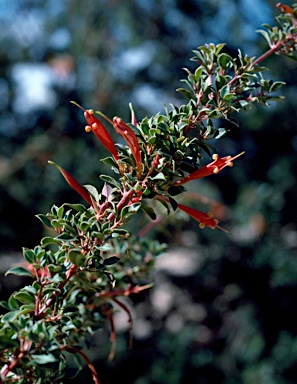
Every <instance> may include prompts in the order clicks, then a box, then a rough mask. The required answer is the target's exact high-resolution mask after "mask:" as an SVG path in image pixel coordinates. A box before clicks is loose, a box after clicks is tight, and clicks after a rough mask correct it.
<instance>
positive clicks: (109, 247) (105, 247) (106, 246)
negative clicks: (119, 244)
mask: <svg viewBox="0 0 297 384" xmlns="http://www.w3.org/2000/svg"><path fill="white" fill-rule="evenodd" d="M97 249H99V250H100V251H110V250H112V249H113V247H112V246H111V245H110V244H108V243H106V244H104V245H101V246H100V247H97Z"/></svg>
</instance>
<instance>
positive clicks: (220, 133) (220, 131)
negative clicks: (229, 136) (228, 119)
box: [214, 128, 227, 139]
mask: <svg viewBox="0 0 297 384" xmlns="http://www.w3.org/2000/svg"><path fill="white" fill-rule="evenodd" d="M226 133H227V131H226V129H225V128H218V129H217V132H216V133H215V135H214V138H215V139H220V138H221V137H223V136H225V135H226Z"/></svg>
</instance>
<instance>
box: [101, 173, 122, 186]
mask: <svg viewBox="0 0 297 384" xmlns="http://www.w3.org/2000/svg"><path fill="white" fill-rule="evenodd" d="M99 177H100V179H101V180H103V181H105V182H106V183H108V184H111V185H114V186H116V187H117V188H120V187H121V186H120V184H119V183H118V182H117V181H116V180H115V179H114V178H113V177H110V176H107V175H100V176H99Z"/></svg>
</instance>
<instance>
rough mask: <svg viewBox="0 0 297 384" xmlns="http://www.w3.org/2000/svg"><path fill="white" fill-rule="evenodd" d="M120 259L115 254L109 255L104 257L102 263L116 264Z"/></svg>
mask: <svg viewBox="0 0 297 384" xmlns="http://www.w3.org/2000/svg"><path fill="white" fill-rule="evenodd" d="M120 260H121V259H120V258H119V257H117V256H111V257H108V258H107V259H105V260H104V261H103V263H104V265H113V264H116V263H118V262H119V261H120Z"/></svg>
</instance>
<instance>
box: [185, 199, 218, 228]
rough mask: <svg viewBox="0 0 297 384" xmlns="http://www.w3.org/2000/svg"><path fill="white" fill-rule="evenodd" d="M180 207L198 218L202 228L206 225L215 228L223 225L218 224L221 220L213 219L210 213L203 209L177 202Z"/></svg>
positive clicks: (194, 217)
mask: <svg viewBox="0 0 297 384" xmlns="http://www.w3.org/2000/svg"><path fill="white" fill-rule="evenodd" d="M177 206H178V208H179V209H181V210H182V211H184V212H185V213H187V214H188V215H189V216H191V217H192V218H193V219H195V220H197V221H198V222H199V223H200V228H204V227H205V226H207V227H209V228H211V229H215V228H219V229H222V228H221V227H219V226H218V222H219V220H217V219H213V218H212V216H211V214H210V213H208V214H207V213H204V212H202V211H199V210H197V209H193V208H190V207H187V206H186V205H183V204H177Z"/></svg>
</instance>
